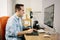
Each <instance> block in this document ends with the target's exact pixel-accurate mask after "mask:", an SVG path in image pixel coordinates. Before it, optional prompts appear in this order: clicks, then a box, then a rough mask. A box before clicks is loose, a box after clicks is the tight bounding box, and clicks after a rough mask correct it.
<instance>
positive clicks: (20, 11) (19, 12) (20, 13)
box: [18, 7, 24, 16]
mask: <svg viewBox="0 0 60 40" xmlns="http://www.w3.org/2000/svg"><path fill="white" fill-rule="evenodd" d="M18 14H19V16H23V14H24V7H21V10H19V11H18Z"/></svg>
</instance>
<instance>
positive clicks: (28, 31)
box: [26, 29, 36, 33]
mask: <svg viewBox="0 0 60 40" xmlns="http://www.w3.org/2000/svg"><path fill="white" fill-rule="evenodd" d="M33 31H36V30H35V29H29V30H27V31H26V33H32V32H33Z"/></svg>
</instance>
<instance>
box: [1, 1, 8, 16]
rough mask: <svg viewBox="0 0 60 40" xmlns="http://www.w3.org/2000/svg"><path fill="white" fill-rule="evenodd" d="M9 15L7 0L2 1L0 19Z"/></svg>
mask: <svg viewBox="0 0 60 40" xmlns="http://www.w3.org/2000/svg"><path fill="white" fill-rule="evenodd" d="M4 15H7V0H0V17H1V16H4Z"/></svg>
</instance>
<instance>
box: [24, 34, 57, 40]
mask: <svg viewBox="0 0 60 40" xmlns="http://www.w3.org/2000/svg"><path fill="white" fill-rule="evenodd" d="M44 35H46V34H45V33H41V34H39V35H38V36H32V35H31V36H28V35H25V38H26V40H58V39H57V35H56V34H51V35H49V36H48V37H46V36H44Z"/></svg>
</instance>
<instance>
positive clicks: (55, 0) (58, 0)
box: [43, 0, 60, 33]
mask: <svg viewBox="0 0 60 40" xmlns="http://www.w3.org/2000/svg"><path fill="white" fill-rule="evenodd" d="M52 4H54V5H55V7H54V28H55V29H56V31H57V32H59V29H60V19H59V16H60V11H59V10H60V0H43V12H44V8H46V7H48V6H50V5H52ZM59 33H60V32H59Z"/></svg>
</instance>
